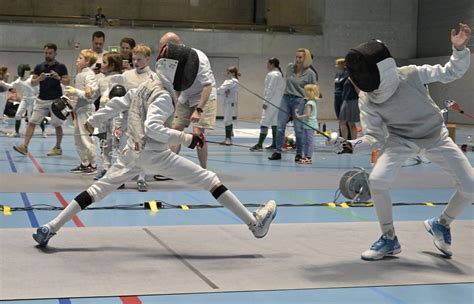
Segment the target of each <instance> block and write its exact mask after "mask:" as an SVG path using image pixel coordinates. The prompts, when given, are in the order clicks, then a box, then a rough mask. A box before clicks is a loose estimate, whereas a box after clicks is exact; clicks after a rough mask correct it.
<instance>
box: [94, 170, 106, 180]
mask: <svg viewBox="0 0 474 304" xmlns="http://www.w3.org/2000/svg"><path fill="white" fill-rule="evenodd" d="M105 173H107V170H105V169H102V170H100V171H97V174H96V175H95V177H94V180H99V179H101V178H102V177H104V175H105Z"/></svg>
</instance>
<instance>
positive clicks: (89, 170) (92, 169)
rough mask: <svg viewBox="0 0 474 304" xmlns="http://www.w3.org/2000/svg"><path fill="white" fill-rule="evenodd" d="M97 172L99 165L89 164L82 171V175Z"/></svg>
mask: <svg viewBox="0 0 474 304" xmlns="http://www.w3.org/2000/svg"><path fill="white" fill-rule="evenodd" d="M96 172H97V167H96V166H92V165H89V166H87V167H86V169H85V170H84V171H83V172H82V175H94V174H96Z"/></svg>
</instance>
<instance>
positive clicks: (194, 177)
mask: <svg viewBox="0 0 474 304" xmlns="http://www.w3.org/2000/svg"><path fill="white" fill-rule="evenodd" d="M147 154H148V156H146V157H143V159H147V162H148V164H149V165H150V167H153V166H154V168H153V169H156V170H158V171H160V172H163V174H164V175H166V176H169V177H171V178H173V179H176V180H181V181H183V182H185V183H186V184H188V185H195V186H199V187H201V188H203V189H206V190H207V191H210V192H211V194H212V195H213V196H214V198H216V200H217V201H218V202H219V203H220V204H221V205H222V206H224V207H226V208H227V209H229V210H230V211H232V212H233V213H234V214H235V215H236V216H237V217H238V218H240V219H241V220H242V221H243V222H244V223H246V224H247V225H249V228H250V230H252V232H253V233H254V235H255V236H256V237H263V236H265V234H266V233H267V231H268V228H269V225H270V223H271V221H272V220H273V218H274V217H275V215H276V204H275V202H274V201H269V202H268V203H267V204H266V205H265V206H264V207H263V208H260V209H259V210H257V211H256V212H255V214H252V213H251V212H250V211H248V210H247V208H245V206H244V205H242V203H241V202H240V201H239V199H238V198H237V197H236V196H235V195H234V194H233V193H232V192H231V191H229V190H228V189H227V188H226V187H225V186H224V185H222V184H221V182H220V181H219V178H218V177H217V175H216V174H215V173H214V172H211V171H209V170H206V169H203V168H201V167H199V166H198V165H196V164H195V163H193V162H192V161H190V160H188V159H186V158H184V157H181V156H179V155H176V154H174V153H172V152H171V151H164V152H160V153H156V152H155V153H147Z"/></svg>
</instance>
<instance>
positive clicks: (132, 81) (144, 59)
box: [114, 43, 155, 192]
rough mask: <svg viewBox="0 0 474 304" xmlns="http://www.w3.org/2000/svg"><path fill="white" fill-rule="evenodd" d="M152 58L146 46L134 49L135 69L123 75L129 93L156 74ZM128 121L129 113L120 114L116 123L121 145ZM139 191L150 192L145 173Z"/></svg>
mask: <svg viewBox="0 0 474 304" xmlns="http://www.w3.org/2000/svg"><path fill="white" fill-rule="evenodd" d="M150 56H151V49H150V47H149V46H147V45H145V44H142V43H140V44H138V45H136V46H135V47H134V48H133V49H132V61H133V67H134V69H132V70H127V71H125V72H123V74H122V76H123V79H124V81H125V89H126V90H127V91H128V90H131V89H136V88H138V86H139V85H140V84H141V83H142V82H144V81H146V80H147V79H148V77H149V76H150V75H152V74H155V72H153V71H152V70H151V69H150V67H149V66H148V65H149V64H150ZM127 120H128V113H127V112H123V113H121V114H120V119H119V120H117V121H115V132H114V135H115V136H116V137H118V138H120V144H121V145H122V144H123V143H124V142H126V138H127V135H126V133H127ZM137 190H138V191H140V192H146V191H148V184H147V183H146V180H145V173H144V172H141V173H140V174H139V175H138V178H137Z"/></svg>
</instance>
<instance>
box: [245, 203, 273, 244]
mask: <svg viewBox="0 0 474 304" xmlns="http://www.w3.org/2000/svg"><path fill="white" fill-rule="evenodd" d="M276 214H277V205H276V203H275V201H274V200H270V201H268V203H266V204H265V206H263V207H262V208H260V209H258V210H257V211H255V212H254V213H253V215H254V216H255V219H256V220H257V223H256V224H255V225H250V226H249V229H250V231H252V232H253V235H254V236H255V237H256V238H263V237H264V236H265V235H267V233H268V229H269V228H270V224H271V223H272V221H273V219H274V218H275V216H276Z"/></svg>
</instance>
